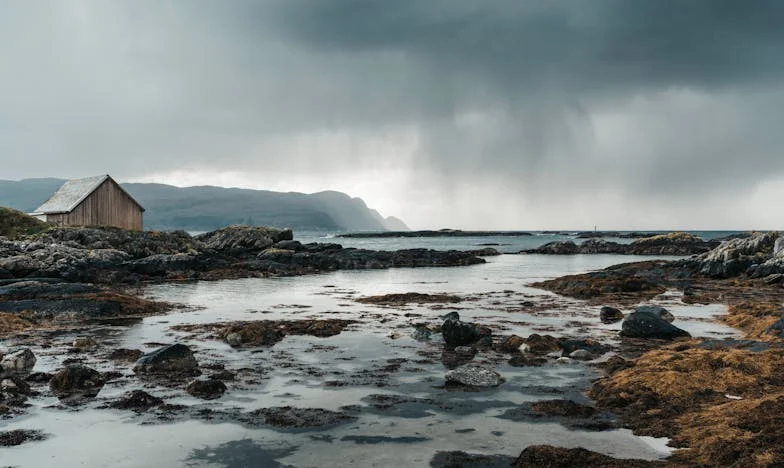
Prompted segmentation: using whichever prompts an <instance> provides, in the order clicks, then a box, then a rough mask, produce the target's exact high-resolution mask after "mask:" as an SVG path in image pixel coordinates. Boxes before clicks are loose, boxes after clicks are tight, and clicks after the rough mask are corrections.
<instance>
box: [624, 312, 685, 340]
mask: <svg viewBox="0 0 784 468" xmlns="http://www.w3.org/2000/svg"><path fill="white" fill-rule="evenodd" d="M620 335H621V336H623V337H626V338H660V339H665V340H671V339H673V338H678V337H682V336H691V335H689V332H687V331H686V330H682V329H680V328H678V327H676V326H675V325H673V324H671V323H670V322H668V321H666V320H664V319H663V318H661V317H660V316H659V315H657V314H655V313H653V312H646V311H643V312H639V311H635V312H632V313H631V314H629V315H628V316H627V317H626V319H625V320H624V321H623V324H621V333H620Z"/></svg>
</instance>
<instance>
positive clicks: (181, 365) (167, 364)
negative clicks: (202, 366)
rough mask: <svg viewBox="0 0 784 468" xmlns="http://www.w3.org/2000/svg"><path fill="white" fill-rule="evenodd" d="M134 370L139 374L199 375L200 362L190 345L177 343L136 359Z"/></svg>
mask: <svg viewBox="0 0 784 468" xmlns="http://www.w3.org/2000/svg"><path fill="white" fill-rule="evenodd" d="M133 371H134V372H135V373H137V374H157V375H197V374H198V373H199V363H198V362H196V358H195V357H194V356H193V352H192V351H191V349H190V348H189V347H187V346H185V345H184V344H180V343H176V344H173V345H169V346H164V347H163V348H159V349H157V350H155V351H153V352H151V353H147V354H144V355H143V356H142V357H140V358H139V360H138V361H136V364H135V365H134V366H133Z"/></svg>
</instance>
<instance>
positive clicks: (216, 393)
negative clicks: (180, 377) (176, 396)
mask: <svg viewBox="0 0 784 468" xmlns="http://www.w3.org/2000/svg"><path fill="white" fill-rule="evenodd" d="M226 390H227V388H226V384H225V383H223V382H221V381H220V380H213V379H210V380H194V381H193V382H191V383H189V384H188V386H187V387H185V391H186V392H188V393H189V394H191V395H192V396H195V397H196V398H201V399H203V400H214V399H216V398H220V397H222V396H223V394H224V393H225V392H226Z"/></svg>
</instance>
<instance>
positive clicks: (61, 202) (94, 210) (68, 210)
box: [31, 175, 144, 231]
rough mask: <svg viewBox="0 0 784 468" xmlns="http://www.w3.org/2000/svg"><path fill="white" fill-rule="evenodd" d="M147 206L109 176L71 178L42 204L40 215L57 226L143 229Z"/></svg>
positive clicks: (38, 211)
mask: <svg viewBox="0 0 784 468" xmlns="http://www.w3.org/2000/svg"><path fill="white" fill-rule="evenodd" d="M143 213H144V208H143V207H142V206H141V205H140V204H139V202H137V201H136V200H134V199H133V197H132V196H130V195H129V194H128V192H126V191H125V190H124V189H123V188H122V187H120V184H118V183H117V182H115V180H114V179H112V178H111V177H110V176H109V175H102V176H97V177H88V178H85V179H74V180H69V181H67V182H66V183H64V184H63V186H62V187H60V189H59V190H57V192H55V194H54V195H52V197H51V198H49V200H47V201H46V202H45V203H44V204H43V205H41V206H39V207H38V209H36V210H35V212H34V213H31V214H32V215H33V216H35V217H36V218H38V219H40V220H42V221H46V222H47V223H51V224H54V225H56V226H115V227H119V228H123V229H130V230H134V231H141V230H142V228H143V225H144V223H143V219H142V218H143Z"/></svg>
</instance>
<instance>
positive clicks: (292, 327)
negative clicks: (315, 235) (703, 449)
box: [0, 256, 776, 466]
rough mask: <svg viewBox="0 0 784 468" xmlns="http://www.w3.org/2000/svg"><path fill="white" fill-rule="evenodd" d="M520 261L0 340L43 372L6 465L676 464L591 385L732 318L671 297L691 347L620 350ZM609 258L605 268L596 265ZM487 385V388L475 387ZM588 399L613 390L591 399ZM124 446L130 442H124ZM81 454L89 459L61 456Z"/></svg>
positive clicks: (284, 287) (20, 407)
mask: <svg viewBox="0 0 784 468" xmlns="http://www.w3.org/2000/svg"><path fill="white" fill-rule="evenodd" d="M547 261H548V262H550V261H552V260H547ZM555 261H557V262H568V260H560V259H559V260H555ZM525 262H530V259H525V258H522V257H515V256H503V257H500V258H498V259H494V260H493V261H491V262H488V264H486V265H478V266H472V267H466V268H460V269H421V270H416V271H411V270H398V271H372V272H339V273H332V274H329V275H315V276H309V277H300V278H276V279H245V280H227V281H219V282H200V283H184V284H162V285H157V286H153V287H150V288H148V289H147V290H146V297H145V299H146V300H150V301H165V302H167V303H177V304H182V305H184V306H185V308H179V309H173V310H169V311H167V312H165V313H163V315H154V316H147V317H144V318H142V319H140V320H141V321H140V322H139V323H136V324H127V323H123V324H117V323H109V324H106V323H104V324H99V323H89V324H84V325H80V326H78V327H74V326H72V327H65V326H61V327H55V328H47V329H27V331H25V332H24V333H14V334H12V335H11V336H10V337H9V338H8V339H6V340H5V341H4V346H5V347H6V350H5V351H6V354H13V352H14V351H16V350H18V349H21V348H29V349H30V350H31V351H32V353H33V354H34V355H35V357H36V362H35V364H34V365H33V366H32V368H30V369H27V370H22V371H21V372H18V373H16V374H15V375H16V376H15V377H14V378H17V379H20V380H21V381H23V382H25V383H27V384H28V385H29V387H30V388H29V390H24V391H21V390H20V392H17V395H18V396H17V400H16V402H15V403H16V404H15V405H8V404H7V403H9V401H8V398H6V401H4V402H2V403H3V404H6V407H8V408H9V411H8V412H6V413H5V414H3V415H2V417H3V418H4V421H3V422H4V425H5V427H4V428H3V429H2V431H0V432H2V434H3V435H4V436H5V437H7V438H8V439H9V440H12V441H17V440H20V442H19V444H14V445H13V446H9V447H3V448H0V450H2V451H3V452H2V454H3V463H9V464H11V465H18V466H41V465H40V464H41V463H52V462H54V461H56V462H59V464H60V465H61V466H72V465H77V464H79V463H81V462H83V461H84V460H92V461H96V463H98V464H112V465H114V466H138V465H139V464H150V463H151V464H169V465H188V466H253V465H257V464H258V463H259V462H263V464H264V466H341V465H342V466H345V465H350V464H354V465H356V466H401V465H410V466H427V465H432V466H494V465H496V466H502V465H503V466H509V464H511V463H516V464H517V465H518V466H537V465H541V464H542V463H546V462H547V460H551V461H552V460H578V459H581V460H594V461H595V462H596V463H602V462H603V463H616V462H617V461H612V460H613V459H626V461H623V462H617V463H626V464H625V465H617V466H634V465H630V464H631V463H635V464H637V466H646V465H651V464H653V465H651V466H654V465H656V464H659V463H660V461H661V460H662V459H664V458H665V457H667V456H668V455H670V449H669V448H667V447H666V446H665V443H666V442H667V439H662V437H672V436H673V435H674V434H675V433H674V432H672V431H670V430H669V429H666V430H661V431H657V432H653V431H651V432H649V433H648V434H650V435H653V436H655V437H657V438H650V437H639V436H637V435H634V434H633V433H632V431H631V430H630V429H625V428H624V427H632V428H633V429H634V430H635V431H637V432H638V433H644V432H645V431H641V430H640V427H638V426H634V425H633V424H632V425H630V423H629V419H628V417H627V416H625V414H624V412H623V411H622V410H619V408H618V407H617V405H616V406H613V405H612V404H610V403H608V402H607V401H605V400H607V399H610V400H611V401H612V391H614V389H615V387H612V388H611V387H610V386H609V384H608V386H607V387H599V386H594V385H593V382H594V381H595V380H596V379H597V378H602V376H604V375H607V376H608V377H604V378H603V380H599V383H600V384H601V382H603V381H605V380H606V379H612V378H614V377H615V376H619V375H633V372H634V368H635V366H640V367H639V368H644V367H643V364H630V363H633V362H635V361H633V359H637V360H638V362H639V360H640V359H645V356H646V355H647V354H646V353H651V352H657V351H658V352H665V351H666V350H668V349H670V348H668V347H672V346H674V347H676V348H677V347H678V346H689V347H690V348H689V349H692V348H691V347H695V349H697V350H699V349H701V348H699V346H700V344H699V343H703V342H706V341H708V342H718V343H727V342H728V341H726V339H735V340H739V339H740V338H741V335H740V333H739V332H738V331H737V330H735V329H733V328H730V327H728V326H726V325H722V324H718V323H716V322H715V320H716V317H718V316H721V315H723V314H726V313H727V312H728V309H727V307H726V306H724V305H715V304H707V305H702V304H689V303H687V302H688V301H684V298H685V296H684V295H683V293H682V292H679V291H677V290H674V289H667V288H665V290H664V291H661V292H660V293H659V294H658V295H653V296H650V297H644V298H640V300H639V301H638V302H646V303H648V302H650V303H655V304H658V305H661V306H664V307H666V308H667V310H669V311H670V312H672V314H673V315H674V316H675V321H674V322H673V323H674V324H675V325H677V326H679V327H682V328H684V329H686V330H688V331H689V332H690V334H691V335H692V337H695V338H697V339H691V340H690V339H683V340H678V341H677V342H672V341H662V342H658V341H655V340H653V341H651V340H637V341H635V340H630V339H621V338H620V337H619V336H618V331H619V330H620V328H621V325H620V323H619V322H616V323H602V321H601V320H600V308H601V307H600V304H599V302H597V301H587V300H585V299H583V298H568V297H565V296H560V295H555V294H552V293H549V292H546V291H543V290H541V289H536V288H531V287H528V286H526V284H528V283H530V282H531V281H532V280H537V279H546V278H547V276H546V275H547V273H544V278H542V275H543V274H542V273H521V270H525V267H526V266H530V265H528V264H526V263H525ZM601 262H607V263H610V259H599V260H597V263H596V264H595V267H596V268H599V267H602V264H601ZM605 266H606V265H605ZM578 268H582V265H580V266H579V267H578ZM553 269H555V270H557V269H559V268H553ZM543 270H545V269H544V268H540V269H539V271H543ZM566 270H567V271H568V268H566ZM578 271H579V270H578ZM409 293H414V294H409ZM390 295H391V296H390ZM606 303H607V304H609V305H616V306H620V307H619V308H621V309H622V310H623V312H624V313H626V314H628V313H630V312H631V311H632V310H633V306H634V304H632V302H631V301H629V300H627V299H625V300H624V301H613V300H611V299H610V298H608V299H607V301H606ZM453 312H456V313H457V314H458V317H459V319H458V320H459V321H460V323H464V324H467V326H468V327H475V329H476V330H477V337H478V339H477V340H476V341H474V342H471V343H466V344H461V345H458V346H455V345H450V344H449V343H445V341H444V338H445V334H444V333H445V332H444V328H443V327H444V324H445V319H444V317H445V316H447V315H448V314H450V313H453ZM471 329H472V330H474V328H471ZM480 329H481V330H480ZM488 332H489V333H488ZM487 337H489V340H488V339H486V338H487ZM175 343H176V344H177V345H181V346H184V347H187V349H188V351H189V352H190V354H188V353H186V352H184V351H183V350H175V351H176V352H173V351H172V352H171V354H172V357H173V358H174V360H173V361H172V362H175V364H173V365H172V366H173V367H168V368H166V371H165V372H146V371H144V372H140V371H139V370H138V362H137V360H138V359H139V357H140V356H142V355H143V354H144V353H148V354H149V353H151V352H154V351H156V350H160V349H162V348H166V347H167V346H169V345H172V344H175ZM515 345H517V346H515ZM771 346H772V345H771ZM521 347H522V348H523V349H522V350H521ZM659 348H661V349H659ZM178 349H179V348H178ZM662 349H663V350H665V351H662ZM576 351H585V353H587V355H586V354H585V353H576V354H574V353H575V352H576ZM767 351H769V350H766V352H767ZM678 352H682V351H678ZM189 356H190V357H192V359H193V362H195V365H193V362H191V361H190V358H189ZM570 356H572V357H570ZM639 356H643V357H639ZM164 362H165V360H164ZM643 362H645V361H643ZM774 362H775V361H774ZM167 365H168V364H167ZM69 366H84V367H87V368H90V369H93V370H95V371H97V372H98V373H99V374H100V380H101V381H102V382H103V384H102V386H101V388H100V390H99V391H98V392H97V394H96V395H95V396H86V397H85V396H84V395H78V393H79V392H74V393H73V394H71V395H69V396H68V397H66V398H58V396H57V395H56V390H54V389H53V388H52V387H51V381H52V376H53V375H55V374H57V373H58V372H60V371H61V370H62V369H64V368H68V367H69ZM135 368H137V370H136V371H135V370H134V369H135ZM460 369H481V370H483V371H487V372H486V373H478V374H476V375H473V374H472V375H469V380H468V381H469V382H473V383H477V382H478V383H479V384H480V385H466V384H464V383H461V381H460V379H461V378H462V377H461V376H457V377H455V379H457V380H449V378H448V377H447V375H448V374H449V373H450V372H453V371H455V370H460ZM624 373H626V374H624ZM486 374H487V375H491V376H493V375H497V376H498V379H495V380H493V379H490V380H470V379H471V378H480V377H483V376H486ZM450 375H451V374H450ZM477 376H478V377H477ZM463 377H464V376H463ZM706 378H707V377H706ZM98 379H99V378H98V377H96V378H95V380H98ZM628 379H629V378H626V379H624V381H625V380H628ZM194 382H201V383H199V384H194ZM12 383H13V381H12ZM92 384H93V387H94V384H95V382H92ZM774 384H776V382H769V385H774ZM18 386H19V387H23V385H22V384H19V385H18ZM77 387H78V385H77ZM93 387H90V388H93ZM597 388H602V389H605V388H606V389H607V390H606V394H603V395H604V396H602V397H600V395H598V394H594V393H593V392H595V391H598V390H596V389H597ZM22 390H23V389H22ZM74 390H79V389H78V388H76V389H74ZM81 390H82V392H83V393H84V388H82V389H81ZM730 390H732V391H736V390H738V388H732V389H728V390H727V392H730ZM587 391H590V392H591V393H588V394H587V393H586V392H587ZM11 393H13V392H10V391H9V388H5V389H4V395H11ZM88 393H89V392H88ZM728 394H729V393H728ZM589 395H590V396H591V397H593V398H595V399H596V400H595V401H594V400H592V399H591V398H589ZM20 396H21V397H24V398H21V397H20ZM74 397H75V398H74ZM603 398H604V399H603ZM20 400H21V401H20ZM733 401H735V400H733ZM738 401H739V400H738ZM597 402H598V404H597ZM652 409H655V408H652ZM13 431H28V432H27V433H29V434H30V437H29V438H25V437H24V436H23V434H24V433H25V432H13ZM6 434H7V435H6ZM85 440H89V441H91V442H90V444H89V446H86V445H85V443H84V441H85ZM121 440H133V441H134V446H133V447H123V446H122V445H120V446H118V441H121ZM75 444H76V445H78V446H81V445H85V447H84V449H83V450H76V451H74V450H70V451H69V450H67V449H66V448H67V447H69V446H70V447H73V446H74V445H75ZM9 445H11V444H9ZM105 446H106V447H105ZM109 446H111V447H112V448H111V449H110V448H107V447H109ZM142 447H143V448H144V450H139V449H140V448H142ZM558 447H562V448H558ZM577 447H583V448H584V449H586V452H580V451H575V450H577ZM588 451H590V452H588ZM575 457H577V458H575ZM580 457H582V458H580ZM602 457H612V458H602ZM628 459H636V460H637V461H635V462H630V461H628ZM6 460H7V461H6ZM608 460H609V461H608ZM606 466H613V465H606Z"/></svg>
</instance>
